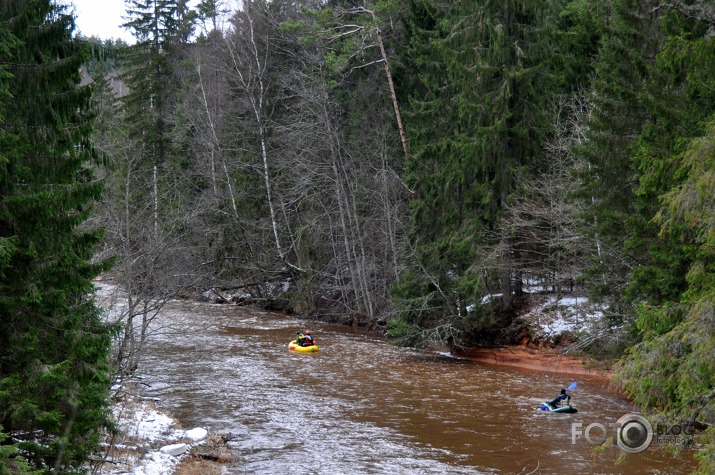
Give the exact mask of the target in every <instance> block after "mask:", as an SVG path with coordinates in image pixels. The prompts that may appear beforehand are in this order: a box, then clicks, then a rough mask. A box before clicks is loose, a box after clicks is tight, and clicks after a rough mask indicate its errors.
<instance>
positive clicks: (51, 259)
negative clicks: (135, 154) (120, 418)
mask: <svg viewBox="0 0 715 475" xmlns="http://www.w3.org/2000/svg"><path fill="white" fill-rule="evenodd" d="M0 25H3V26H4V27H7V29H8V30H9V35H8V34H7V32H5V33H3V36H4V37H5V38H9V39H10V41H9V42H4V41H3V46H2V47H1V48H0V56H1V58H0V64H3V65H6V66H5V70H4V72H3V74H2V78H1V81H2V87H0V90H4V91H7V92H8V93H9V96H8V95H3V96H2V97H1V98H0V121H2V132H0V317H1V318H2V325H1V326H0V425H1V426H2V427H3V428H4V429H5V431H7V432H8V433H10V434H12V437H13V439H14V440H16V441H18V446H19V447H20V449H21V450H22V451H23V452H24V454H26V456H27V457H28V459H29V461H30V463H31V464H32V465H33V466H34V467H36V468H41V469H43V470H48V469H54V470H55V472H56V473H71V472H73V471H75V470H79V467H80V466H81V465H82V464H83V463H84V462H85V461H86V460H87V458H88V457H89V456H90V454H91V453H92V452H93V451H94V450H96V449H97V447H98V440H99V432H100V429H102V428H103V427H107V426H108V420H107V404H108V391H109V384H110V368H109V367H108V364H107V361H108V355H109V349H110V345H111V332H110V328H109V327H108V326H107V325H105V324H104V323H103V320H102V318H101V314H100V310H99V309H98V308H97V306H96V305H95V303H94V301H93V299H92V298H91V296H90V294H91V292H92V291H93V284H92V279H93V278H94V277H96V276H97V275H98V274H99V273H100V272H101V271H102V270H103V268H104V267H103V265H101V264H93V263H92V261H91V260H92V256H93V250H94V246H95V245H96V244H97V242H98V241H99V239H100V237H101V233H100V232H98V231H92V230H87V229H84V228H83V223H84V222H85V220H86V219H87V217H88V215H89V213H90V211H91V205H92V203H93V201H94V200H96V199H97V198H98V197H99V195H100V193H101V190H102V187H101V184H100V183H99V182H98V181H97V180H95V179H94V177H93V174H92V168H91V164H92V148H91V146H90V143H89V142H88V137H89V134H90V132H91V126H92V116H91V114H90V112H89V109H90V95H91V90H90V89H89V88H87V87H80V86H79V83H80V74H79V70H80V66H81V65H82V63H83V62H84V61H85V60H86V55H85V53H84V51H85V50H84V47H83V44H82V43H80V42H78V41H77V40H76V39H75V38H73V36H72V34H73V29H74V20H73V18H72V16H71V15H69V14H68V13H67V10H66V7H65V6H61V5H58V4H56V3H55V2H53V1H51V0H31V1H26V0H8V1H4V2H2V3H0ZM5 38H3V39H5ZM2 463H3V462H2V460H0V464H2Z"/></svg>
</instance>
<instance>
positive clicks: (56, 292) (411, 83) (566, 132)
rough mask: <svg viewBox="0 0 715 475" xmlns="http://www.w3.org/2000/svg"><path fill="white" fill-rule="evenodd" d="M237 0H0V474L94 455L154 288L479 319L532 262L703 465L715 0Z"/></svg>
mask: <svg viewBox="0 0 715 475" xmlns="http://www.w3.org/2000/svg"><path fill="white" fill-rule="evenodd" d="M230 3H231V2H228V1H223V0H201V1H199V2H197V3H195V4H192V6H191V7H190V6H189V2H187V1H186V0H126V6H127V17H126V18H127V23H126V24H125V27H126V28H127V29H128V30H129V31H131V33H132V35H133V37H134V38H135V42H134V43H133V44H127V43H125V42H123V41H120V40H111V39H110V40H108V39H99V38H85V37H81V36H78V35H77V34H75V24H74V16H73V15H74V13H73V9H72V6H71V4H67V3H63V2H58V1H54V0H29V1H27V0H3V1H2V2H0V314H1V315H2V324H0V474H4V473H82V471H83V470H86V467H87V464H88V463H90V462H91V460H92V455H93V454H94V453H95V452H96V450H97V446H98V443H99V437H100V435H101V434H102V433H104V432H106V431H112V430H113V427H112V423H111V420H110V419H109V417H108V411H107V408H108V406H109V404H110V401H109V394H110V393H109V387H110V384H111V382H112V381H113V380H114V379H115V378H116V377H118V376H126V375H131V374H132V373H133V372H134V371H135V370H136V368H137V366H138V365H139V364H140V361H139V359H140V356H141V348H142V345H144V344H145V343H146V337H147V335H146V332H147V330H148V328H149V325H150V324H151V321H152V319H153V318H154V317H156V315H157V313H158V312H159V311H160V310H161V308H162V305H164V303H166V302H167V301H168V300H170V299H175V298H177V297H179V298H195V297H196V296H199V295H204V296H206V295H208V296H209V298H211V299H217V300H222V301H233V302H237V301H240V302H247V303H250V304H255V305H261V306H264V307H266V308H274V309H279V310H281V311H284V312H290V313H295V314H299V315H306V316H310V317H311V318H315V319H321V320H324V321H330V322H338V323H344V324H348V325H359V326H364V327H367V328H370V329H372V330H374V331H378V332H383V333H384V334H386V335H387V336H388V338H390V339H391V340H392V341H394V342H395V343H396V344H400V345H405V346H416V347H419V346H429V345H450V346H451V347H470V346H478V345H499V344H507V343H513V342H514V341H516V339H517V338H522V337H524V334H525V332H527V331H528V329H525V326H524V325H523V323H522V322H521V321H520V319H519V314H520V311H521V309H523V308H524V307H525V306H527V305H528V302H529V295H530V292H531V291H532V290H531V289H534V288H538V289H541V290H542V291H544V292H564V293H569V292H579V293H581V294H583V295H587V296H588V297H589V298H590V299H592V300H593V301H595V302H599V304H601V305H602V306H603V308H604V309H605V311H604V316H603V319H602V321H601V322H600V324H599V330H598V331H597V333H595V334H592V335H583V336H582V337H583V338H584V339H587V340H588V341H589V344H588V345H583V348H582V351H584V352H585V353H586V354H590V355H593V356H597V357H599V358H604V359H609V360H612V361H616V363H615V368H616V369H615V378H616V381H617V382H618V384H619V386H620V388H621V389H622V390H623V391H624V393H625V394H626V395H627V396H628V397H629V398H631V399H632V400H633V401H634V402H635V403H637V404H638V405H639V406H640V407H641V408H642V409H643V411H645V412H647V413H648V414H649V415H650V416H651V417H652V418H653V420H657V421H662V422H672V423H683V422H687V423H691V424H695V423H697V424H698V425H699V426H700V427H703V428H704V427H707V429H705V430H704V431H703V432H701V433H698V434H697V440H698V444H697V447H698V455H697V457H698V458H699V462H700V467H701V468H700V471H701V473H703V474H705V473H714V472H715V444H714V443H713V435H714V434H715V430H713V428H712V427H708V423H710V424H711V423H713V421H715V314H714V306H715V268H714V266H715V5H713V3H712V2H711V1H709V0H684V1H675V0H598V1H594V0H530V1H518V0H506V1H500V2H496V1H493V0H474V1H471V2H457V1H449V0H402V1H400V0H362V1H361V0H244V1H243V2H242V7H241V9H240V10H235V9H232V8H231V7H230V5H229V4H230ZM98 276H110V277H111V279H112V281H113V282H115V283H116V284H117V285H119V286H121V288H122V289H123V290H124V291H125V292H126V296H127V301H128V309H127V312H126V314H125V315H124V316H123V317H122V319H121V321H118V322H112V323H108V322H107V321H106V320H105V319H104V318H103V315H102V310H101V309H100V308H99V307H98V306H97V304H96V303H95V301H94V299H93V298H92V289H93V281H94V279H96V278H97V277H98Z"/></svg>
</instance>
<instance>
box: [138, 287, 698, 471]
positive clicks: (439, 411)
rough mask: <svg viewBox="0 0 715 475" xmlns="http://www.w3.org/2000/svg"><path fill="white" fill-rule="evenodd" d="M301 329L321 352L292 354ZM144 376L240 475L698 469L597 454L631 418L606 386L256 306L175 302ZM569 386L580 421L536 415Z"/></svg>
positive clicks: (684, 458) (681, 462)
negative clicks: (232, 455) (230, 455)
mask: <svg viewBox="0 0 715 475" xmlns="http://www.w3.org/2000/svg"><path fill="white" fill-rule="evenodd" d="M306 325H308V326H309V328H310V329H311V330H312V333H313V335H314V336H315V337H316V340H317V343H318V345H319V346H320V351H319V352H318V353H312V354H308V353H303V354H296V353H295V352H289V351H288V348H287V344H288V341H289V340H290V339H291V338H292V337H293V335H294V334H295V332H296V331H297V330H302V329H305V328H306ZM140 376H141V377H142V378H143V379H144V381H145V382H146V384H147V388H146V392H147V396H151V397H156V398H158V399H159V400H160V405H161V406H162V407H164V408H166V409H167V410H168V411H170V412H171V413H172V414H173V415H174V416H175V417H176V418H177V419H178V420H179V421H180V423H181V424H182V425H183V426H184V427H186V428H190V427H199V426H200V427H205V428H207V429H209V430H210V431H212V432H221V433H231V434H232V436H233V439H232V440H231V442H230V443H231V444H232V446H233V447H234V448H236V449H238V450H239V452H240V454H241V455H240V457H239V460H238V461H237V462H236V463H235V465H234V466H232V467H228V473H231V474H233V473H235V474H285V473H289V472H290V471H291V470H299V471H301V472H304V473H314V474H331V475H332V474H383V473H384V474H445V473H451V474H491V473H499V474H502V473H504V474H528V473H534V474H536V473H538V474H542V475H543V474H564V473H579V474H646V473H648V474H668V475H676V474H685V473H689V472H690V471H692V470H693V469H694V467H695V464H694V462H693V461H692V453H690V452H689V451H686V453H684V454H681V455H677V456H671V455H669V454H668V453H667V452H666V451H664V450H658V444H657V443H655V442H654V443H653V444H651V447H649V448H648V449H647V450H645V451H644V452H641V453H637V454H625V453H624V452H623V451H622V450H621V449H619V448H618V447H616V446H611V447H609V448H607V449H605V450H602V451H595V450H594V445H592V444H590V443H589V442H588V441H587V440H586V439H585V438H584V437H583V435H582V434H583V431H584V429H586V428H587V427H589V426H590V425H591V424H602V425H603V426H605V427H608V424H609V423H613V422H615V421H617V420H618V419H619V418H620V417H621V416H623V415H625V414H627V413H629V412H631V411H632V410H633V407H632V406H631V405H630V404H629V403H628V401H626V400H625V399H624V398H622V397H621V396H619V395H618V394H617V393H615V392H614V391H613V390H612V389H610V388H609V385H608V383H607V382H605V381H604V380H602V379H598V378H589V377H583V376H579V377H574V376H570V375H564V374H556V373H542V372H534V371H527V370H519V369H514V368H507V367H498V366H491V365H485V364H480V363H475V362H471V361H465V360H461V359H455V358H451V357H449V356H448V355H444V354H440V353H429V352H421V351H415V350H411V349H404V348H396V347H394V346H391V345H390V344H388V343H387V342H385V341H384V340H383V339H381V338H376V337H373V336H370V335H367V334H365V333H364V332H363V331H362V330H360V329H355V328H346V327H343V326H337V325H329V324H324V323H319V322H311V323H310V324H307V323H306V322H305V321H303V320H299V319H296V318H295V317H291V316H286V315H281V314H278V313H272V312H268V311H261V310H257V309H253V308H249V307H240V306H234V305H217V304H209V303H201V302H190V301H175V302H171V303H170V304H169V305H167V306H166V307H165V308H164V310H163V312H162V314H161V316H160V318H159V320H158V322H157V325H156V326H155V328H154V331H153V332H152V334H151V337H150V340H149V347H148V352H147V354H146V356H145V358H144V360H143V361H142V365H141V368H140ZM574 379H576V380H578V387H577V388H576V390H575V391H573V393H572V396H573V399H572V404H573V405H574V407H576V408H578V411H579V412H578V413H577V414H550V413H544V412H541V411H537V410H536V408H537V407H538V406H539V403H540V401H542V400H544V399H550V398H552V397H554V396H555V395H556V394H558V392H559V389H560V388H562V387H566V386H568V385H569V384H570V383H571V382H572V381H573V380H574ZM578 424H580V425H578ZM608 430H610V429H608ZM590 435H591V438H592V439H598V438H599V437H600V435H601V432H599V431H592V432H591V433H590ZM609 435H612V434H609ZM298 467H301V468H300V469H299V468H298Z"/></svg>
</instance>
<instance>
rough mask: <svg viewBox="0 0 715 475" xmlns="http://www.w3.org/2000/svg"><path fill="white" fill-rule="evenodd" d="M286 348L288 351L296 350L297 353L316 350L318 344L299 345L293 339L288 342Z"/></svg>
mask: <svg viewBox="0 0 715 475" xmlns="http://www.w3.org/2000/svg"><path fill="white" fill-rule="evenodd" d="M288 349H289V350H290V351H297V352H299V353H313V352H315V351H318V345H310V346H299V345H298V342H297V341H295V340H293V341H291V342H290V343H288Z"/></svg>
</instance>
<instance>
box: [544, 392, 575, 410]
mask: <svg viewBox="0 0 715 475" xmlns="http://www.w3.org/2000/svg"><path fill="white" fill-rule="evenodd" d="M563 400H566V404H570V403H571V396H569V395H568V394H566V390H565V389H562V390H561V394H559V395H558V396H556V397H555V398H554V400H553V401H551V402H549V406H551V407H553V408H554V409H556V408H557V407H559V406H560V405H561V401H563Z"/></svg>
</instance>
